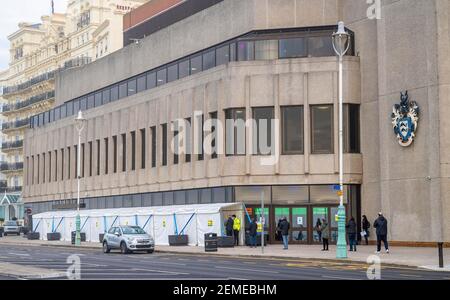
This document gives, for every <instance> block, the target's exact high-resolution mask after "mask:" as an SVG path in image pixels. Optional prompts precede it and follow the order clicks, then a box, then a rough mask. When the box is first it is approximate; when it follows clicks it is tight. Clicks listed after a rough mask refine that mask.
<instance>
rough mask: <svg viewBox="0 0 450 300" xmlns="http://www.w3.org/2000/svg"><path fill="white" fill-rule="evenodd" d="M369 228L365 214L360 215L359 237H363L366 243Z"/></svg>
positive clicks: (367, 242) (367, 243) (367, 241)
mask: <svg viewBox="0 0 450 300" xmlns="http://www.w3.org/2000/svg"><path fill="white" fill-rule="evenodd" d="M369 228H370V222H369V220H367V216H366V215H363V216H362V229H363V230H362V232H361V237H363V238H364V240H365V241H366V245H369Z"/></svg>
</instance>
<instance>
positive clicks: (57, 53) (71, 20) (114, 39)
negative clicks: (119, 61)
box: [0, 0, 146, 193]
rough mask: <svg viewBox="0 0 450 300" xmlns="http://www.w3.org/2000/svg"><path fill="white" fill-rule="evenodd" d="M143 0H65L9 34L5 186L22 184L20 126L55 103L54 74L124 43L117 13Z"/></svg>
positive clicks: (5, 88) (15, 189)
mask: <svg viewBox="0 0 450 300" xmlns="http://www.w3.org/2000/svg"><path fill="white" fill-rule="evenodd" d="M144 2H146V1H145V0H115V1H103V0H70V1H68V6H67V11H66V13H64V14H60V13H52V14H50V15H48V16H43V17H42V18H41V22H40V23H20V24H19V29H18V30H17V31H16V32H14V33H12V34H11V35H9V36H8V39H9V41H10V64H9V69H8V70H7V71H5V72H4V73H2V75H1V77H2V78H1V81H2V87H3V93H2V95H1V96H0V97H1V98H0V99H1V102H2V106H1V115H2V127H1V130H2V135H3V137H4V138H3V140H2V144H1V147H2V148H1V151H2V152H3V153H4V157H3V158H4V159H2V162H1V165H0V171H1V172H2V174H4V176H5V177H6V180H7V186H8V188H7V190H8V191H9V192H16V193H20V192H21V191H22V186H23V162H24V158H23V144H24V140H23V139H24V132H25V129H26V128H28V127H29V124H30V117H31V116H33V115H36V114H39V113H41V112H45V111H48V110H50V109H51V108H52V107H53V106H54V103H55V77H56V74H58V73H60V72H63V71H65V70H68V69H71V68H76V67H82V66H83V65H85V64H88V63H90V62H92V61H94V60H96V59H98V58H101V57H103V56H105V55H107V54H109V53H111V52H114V51H116V50H117V49H119V48H121V47H122V45H123V35H122V28H123V27H122V18H123V15H124V14H125V13H127V12H129V11H131V10H132V9H134V8H136V7H138V6H140V5H141V4H142V3H144Z"/></svg>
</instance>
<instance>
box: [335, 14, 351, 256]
mask: <svg viewBox="0 0 450 300" xmlns="http://www.w3.org/2000/svg"><path fill="white" fill-rule="evenodd" d="M333 48H334V51H335V52H336V54H337V56H338V57H339V209H338V214H337V217H338V240H337V247H336V257H337V258H347V240H346V233H345V220H346V219H345V207H344V143H343V142H344V131H343V130H344V129H343V112H344V111H343V84H342V81H343V71H342V58H343V56H344V55H345V54H346V53H347V51H348V49H349V48H350V35H349V34H348V33H347V32H346V31H345V25H344V22H339V23H338V31H337V32H335V33H333Z"/></svg>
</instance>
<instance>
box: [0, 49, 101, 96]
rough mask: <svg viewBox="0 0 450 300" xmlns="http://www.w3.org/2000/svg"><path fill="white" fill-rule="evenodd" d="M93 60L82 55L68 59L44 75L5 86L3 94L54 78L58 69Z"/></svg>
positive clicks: (78, 65) (80, 64)
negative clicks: (61, 65)
mask: <svg viewBox="0 0 450 300" xmlns="http://www.w3.org/2000/svg"><path fill="white" fill-rule="evenodd" d="M91 62H92V58H90V57H81V58H74V59H71V60H68V61H66V62H65V63H64V66H63V67H60V68H58V69H57V70H54V71H50V72H47V73H44V74H42V75H39V76H36V77H33V78H31V79H30V80H28V81H26V82H24V83H21V84H18V85H14V86H8V87H5V88H3V95H4V96H7V95H9V94H13V93H17V92H20V91H22V90H25V89H28V88H29V87H31V86H33V85H35V84H38V83H41V82H44V81H46V80H49V79H54V78H55V74H56V73H57V72H58V71H64V70H66V69H70V68H74V67H81V66H83V65H86V64H89V63H91Z"/></svg>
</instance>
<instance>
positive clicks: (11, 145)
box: [2, 140, 23, 150]
mask: <svg viewBox="0 0 450 300" xmlns="http://www.w3.org/2000/svg"><path fill="white" fill-rule="evenodd" d="M22 147H23V140H18V141H14V142H3V143H2V150H10V149H17V148H22Z"/></svg>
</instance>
